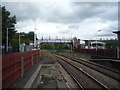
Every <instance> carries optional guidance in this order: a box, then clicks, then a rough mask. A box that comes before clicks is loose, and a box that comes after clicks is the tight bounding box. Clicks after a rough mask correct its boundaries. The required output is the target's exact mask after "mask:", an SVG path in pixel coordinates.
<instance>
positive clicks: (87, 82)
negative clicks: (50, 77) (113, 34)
mask: <svg viewBox="0 0 120 90" xmlns="http://www.w3.org/2000/svg"><path fill="white" fill-rule="evenodd" d="M57 61H58V62H59V63H60V64H61V65H62V67H64V68H65V70H66V71H67V72H68V73H69V74H70V75H71V76H72V78H73V79H74V80H75V82H76V83H77V84H78V86H79V87H80V89H82V90H85V89H90V88H96V89H101V90H109V88H108V87H107V86H105V85H104V84H102V83H101V82H99V81H98V80H96V79H95V78H94V77H92V76H91V75H89V74H88V73H86V72H84V71H83V70H82V69H81V68H79V67H77V66H75V65H73V64H72V63H70V62H67V61H65V60H64V59H61V60H57Z"/></svg>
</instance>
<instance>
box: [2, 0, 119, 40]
mask: <svg viewBox="0 0 120 90" xmlns="http://www.w3.org/2000/svg"><path fill="white" fill-rule="evenodd" d="M2 5H3V6H6V8H7V10H9V11H10V12H11V15H16V17H17V24H16V29H17V31H18V32H29V31H35V30H34V28H36V29H37V30H36V31H35V33H37V36H38V38H41V37H42V36H44V37H45V38H48V37H49V36H51V38H55V37H56V36H58V38H63V37H64V38H71V37H77V38H80V39H87V40H89V39H96V37H98V38H102V39H105V38H116V35H115V34H113V33H112V32H113V31H117V30H118V3H117V2H106V3H105V2H104V3H102V2H85V3H83V2H49V3H47V2H23V3H22V2H3V3H2ZM100 29H101V31H100V32H98V30H100Z"/></svg>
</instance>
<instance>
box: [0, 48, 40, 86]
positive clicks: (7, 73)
mask: <svg viewBox="0 0 120 90" xmlns="http://www.w3.org/2000/svg"><path fill="white" fill-rule="evenodd" d="M39 56H40V50H33V51H28V52H21V53H12V54H4V55H2V88H8V87H9V86H10V85H11V84H12V83H13V82H14V81H15V80H16V79H18V78H19V77H20V76H21V60H20V58H21V57H23V58H24V72H26V71H27V70H28V69H29V68H30V67H32V64H31V63H32V61H33V63H35V62H36V61H37V60H39Z"/></svg>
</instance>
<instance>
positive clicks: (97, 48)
mask: <svg viewBox="0 0 120 90" xmlns="http://www.w3.org/2000/svg"><path fill="white" fill-rule="evenodd" d="M100 31H102V30H98V31H97V37H98V32H100ZM97 37H96V54H97V49H98V48H97V47H98V45H97Z"/></svg>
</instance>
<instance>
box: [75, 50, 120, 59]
mask: <svg viewBox="0 0 120 90" xmlns="http://www.w3.org/2000/svg"><path fill="white" fill-rule="evenodd" d="M74 51H75V52H80V53H85V54H92V55H100V56H106V57H111V58H117V50H116V49H97V50H96V49H81V48H76V49H74ZM119 53H120V52H119Z"/></svg>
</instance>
